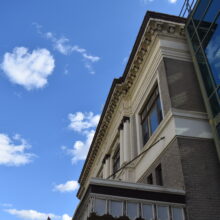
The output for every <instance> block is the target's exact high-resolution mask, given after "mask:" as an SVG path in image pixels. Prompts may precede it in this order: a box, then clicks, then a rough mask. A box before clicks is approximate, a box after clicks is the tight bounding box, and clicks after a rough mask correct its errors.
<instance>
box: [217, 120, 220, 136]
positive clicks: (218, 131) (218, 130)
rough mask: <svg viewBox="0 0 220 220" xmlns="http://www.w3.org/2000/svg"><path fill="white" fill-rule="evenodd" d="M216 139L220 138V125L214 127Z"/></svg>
mask: <svg viewBox="0 0 220 220" xmlns="http://www.w3.org/2000/svg"><path fill="white" fill-rule="evenodd" d="M216 130H217V133H218V137H219V138H220V123H219V124H218V125H217V126H216Z"/></svg>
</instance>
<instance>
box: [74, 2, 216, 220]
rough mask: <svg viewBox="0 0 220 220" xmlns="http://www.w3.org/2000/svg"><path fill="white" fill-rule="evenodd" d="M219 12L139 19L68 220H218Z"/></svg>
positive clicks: (211, 8) (200, 8)
mask: <svg viewBox="0 0 220 220" xmlns="http://www.w3.org/2000/svg"><path fill="white" fill-rule="evenodd" d="M217 2H218V1H214V0H213V1H198V2H197V3H196V4H195V8H196V9H193V8H190V12H189V19H185V18H183V17H178V16H172V15H167V14H162V13H155V12H147V14H146V16H145V18H144V20H143V23H142V26H141V28H140V31H139V33H138V36H137V39H136V42H135V44H134V47H133V50H132V52H131V55H130V58H129V60H128V63H127V66H126V68H125V71H124V74H123V75H122V77H120V78H118V79H115V80H114V81H113V84H112V87H111V89H110V92H109V95H108V97H107V101H106V103H105V106H104V110H103V112H102V115H101V119H100V122H99V124H98V127H97V130H96V133H95V136H94V139H93V141H92V144H91V147H90V150H89V153H88V156H87V159H86V161H85V164H84V167H83V170H82V172H81V175H80V178H79V183H80V188H79V191H78V194H77V196H78V198H79V199H80V203H79V205H78V207H77V209H76V211H75V214H74V216H73V219H74V220H108V219H109V220H217V219H220V187H219V186H220V164H219V159H218V156H217V155H218V154H217V151H216V146H217V145H216V144H215V142H216V140H217V139H216V138H217V136H216V126H218V122H219V121H218V118H219V94H220V92H219V82H220V75H219V73H218V71H219V68H220V52H219V48H220V42H219V40H220V37H219V36H218V33H219V30H218V28H219V27H218V15H219V5H218V4H219V3H217ZM185 4H186V5H189V4H187V1H185ZM204 8H207V10H204ZM201 18H203V19H202V20H201ZM186 31H187V33H186ZM187 39H188V40H187ZM189 44H190V45H189ZM192 54H193V56H192ZM213 122H214V123H213ZM214 140H215V142H214ZM217 149H218V148H217Z"/></svg>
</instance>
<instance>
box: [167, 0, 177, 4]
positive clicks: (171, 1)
mask: <svg viewBox="0 0 220 220" xmlns="http://www.w3.org/2000/svg"><path fill="white" fill-rule="evenodd" d="M168 2H169V3H172V4H174V3H176V2H177V0H168Z"/></svg>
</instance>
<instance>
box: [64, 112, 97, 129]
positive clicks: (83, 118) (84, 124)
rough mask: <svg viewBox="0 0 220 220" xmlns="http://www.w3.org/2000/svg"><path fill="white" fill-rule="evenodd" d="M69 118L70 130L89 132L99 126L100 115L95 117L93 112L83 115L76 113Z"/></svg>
mask: <svg viewBox="0 0 220 220" xmlns="http://www.w3.org/2000/svg"><path fill="white" fill-rule="evenodd" d="M68 118H69V120H70V124H69V128H70V129H72V130H74V131H78V132H81V131H88V129H90V128H94V127H96V126H97V124H98V122H99V119H100V115H98V114H97V115H94V114H93V112H88V113H82V112H76V113H75V114H71V113H70V114H69V115H68Z"/></svg>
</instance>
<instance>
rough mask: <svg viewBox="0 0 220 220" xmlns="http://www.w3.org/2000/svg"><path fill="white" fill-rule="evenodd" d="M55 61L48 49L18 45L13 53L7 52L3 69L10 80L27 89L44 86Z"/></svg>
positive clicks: (2, 64) (2, 65)
mask: <svg viewBox="0 0 220 220" xmlns="http://www.w3.org/2000/svg"><path fill="white" fill-rule="evenodd" d="M54 63H55V61H54V58H53V56H52V55H51V54H50V52H49V51H48V50H47V49H36V50H33V51H32V52H31V53H29V52H28V48H25V47H16V48H14V50H13V51H12V53H9V52H7V53H5V54H4V58H3V62H2V63H1V69H2V70H3V71H4V73H5V74H6V76H7V77H8V78H9V80H10V81H11V82H13V83H15V84H18V85H21V86H23V87H25V88H26V89H27V90H31V89H38V88H43V87H44V86H45V85H46V84H47V78H48V76H49V75H51V74H52V72H53V70H54V67H55V64H54Z"/></svg>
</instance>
